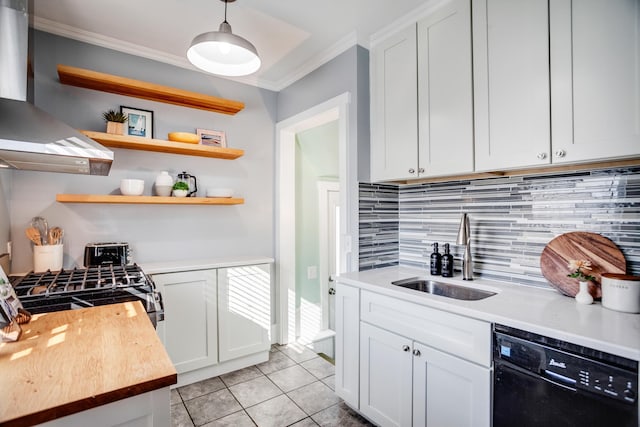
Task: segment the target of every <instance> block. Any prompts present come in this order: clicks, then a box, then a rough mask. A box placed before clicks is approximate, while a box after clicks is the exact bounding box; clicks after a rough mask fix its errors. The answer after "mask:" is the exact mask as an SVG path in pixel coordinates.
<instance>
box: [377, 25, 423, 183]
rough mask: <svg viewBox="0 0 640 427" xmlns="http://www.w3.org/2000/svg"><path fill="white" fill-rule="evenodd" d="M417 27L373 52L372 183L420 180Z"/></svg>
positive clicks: (411, 27) (379, 46)
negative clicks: (418, 178)
mask: <svg viewBox="0 0 640 427" xmlns="http://www.w3.org/2000/svg"><path fill="white" fill-rule="evenodd" d="M417 85H418V79H417V58H416V26H415V24H414V25H412V26H410V27H409V28H407V29H405V30H404V31H402V32H400V33H397V34H395V35H393V36H392V37H390V38H389V39H387V40H385V41H383V42H382V43H381V44H379V45H377V46H375V47H374V48H373V49H372V51H371V180H372V181H386V180H394V179H406V178H416V177H417V176H418V172H417V168H418V89H417Z"/></svg>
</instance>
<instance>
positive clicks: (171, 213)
mask: <svg viewBox="0 0 640 427" xmlns="http://www.w3.org/2000/svg"><path fill="white" fill-rule="evenodd" d="M34 60H35V63H34V68H35V104H36V105H38V106H39V107H41V108H43V109H44V110H46V111H48V112H49V113H51V114H53V115H54V116H56V117H58V118H60V119H62V120H63V121H65V122H67V123H69V124H70V125H71V126H74V127H77V128H80V129H91V130H99V131H103V130H104V122H103V121H102V119H101V113H102V112H103V111H105V110H107V109H111V108H119V107H120V106H121V105H124V106H130V107H136V108H142V109H146V110H152V111H153V112H154V121H155V136H156V138H158V139H166V134H167V133H168V132H170V131H189V132H194V131H195V129H196V128H205V129H213V130H224V131H225V132H226V134H227V141H228V144H229V146H231V147H234V148H241V149H244V150H245V155H244V156H243V157H241V158H239V159H237V160H233V161H228V160H219V159H207V158H200V157H192V156H181V155H173V154H162V153H151V152H144V151H135V150H123V149H114V152H115V161H114V163H113V166H112V169H111V173H110V174H109V176H107V177H99V176H89V177H87V176H81V175H68V174H55V173H47V172H31V171H14V172H13V179H12V180H11V181H12V182H11V190H10V191H9V196H8V199H7V202H8V205H9V213H10V222H11V238H12V240H13V242H14V260H13V264H12V271H13V272H21V271H27V270H30V269H31V268H32V260H31V248H30V244H29V243H28V241H27V239H26V237H25V236H24V228H25V227H27V226H28V223H29V220H30V219H31V218H32V217H33V216H36V215H40V216H44V217H45V218H47V220H48V221H49V224H50V225H51V226H53V225H58V226H60V227H62V228H63V229H64V230H65V239H64V240H65V251H64V252H65V266H66V267H71V266H73V265H75V264H77V265H82V254H83V248H84V245H85V244H86V243H88V242H99V241H100V242H106V241H127V242H129V243H130V244H131V246H132V248H133V250H134V260H135V261H137V262H141V263H144V262H161V261H165V260H172V261H175V260H187V259H194V258H196V259H202V258H211V257H220V256H233V255H257V256H273V247H274V235H273V211H274V208H273V198H274V196H273V194H274V189H273V185H274V184H273V183H274V132H273V129H274V126H275V119H276V113H275V112H276V94H275V93H274V92H271V91H266V90H262V89H258V88H255V87H252V86H248V85H243V84H239V83H235V82H230V81H228V80H224V79H220V78H216V77H214V76H209V75H204V74H202V73H199V72H195V71H189V70H185V69H182V68H177V67H174V66H171V65H167V64H162V63H158V62H155V61H151V60H147V59H144V58H139V57H135V56H131V55H127V54H123V53H120V52H116V51H112V50H109V49H104V48H100V47H96V46H92V45H88V44H85V43H82V42H78V41H74V40H70V39H66V38H62V37H58V36H54V35H51V34H47V33H42V32H35V40H34ZM58 63H61V64H65V65H71V66H77V67H81V68H87V69H93V70H96V71H100V72H105V73H110V74H115V75H121V76H125V77H130V78H135V79H139V80H145V81H149V82H153V83H159V84H164V85H168V86H173V87H178V88H181V89H187V90H193V91H197V92H201V93H205V94H210V95H215V96H221V97H225V98H229V99H234V100H238V101H243V102H245V109H244V110H243V111H241V112H240V113H238V114H237V115H236V116H227V115H222V114H217V113H212V112H206V111H201V110H196V109H190V108H185V107H178V106H172V105H169V104H162V103H157V102H152V101H146V100H142V99H137V98H129V97H125V96H120V95H114V94H108V93H103V92H99V91H92V90H88V89H82V88H76V87H71V86H65V85H62V84H60V83H59V81H58V77H57V73H56V65H57V64H58ZM162 170H168V171H169V172H170V173H171V174H172V175H173V176H174V177H175V175H176V174H177V173H179V172H181V171H183V170H186V171H187V172H189V173H191V174H194V175H196V176H197V177H198V186H199V188H201V189H205V188H206V187H207V186H222V187H231V188H233V189H234V190H235V191H236V194H237V195H238V196H240V197H244V198H245V204H244V205H238V206H169V205H110V204H87V205H83V204H61V203H57V202H56V201H55V196H56V194H57V193H91V194H109V193H115V194H117V193H118V187H119V182H120V179H121V178H140V179H144V180H145V184H146V185H145V194H147V195H150V194H151V186H152V183H153V180H154V178H155V176H156V175H157V174H158V173H159V172H160V171H162ZM1 178H2V179H3V178H4V177H1ZM3 182H4V179H3ZM199 195H204V193H203V192H200V194H199ZM5 196H6V194H5ZM0 207H1V206H0ZM1 219H2V217H1V212H0V220H1ZM0 231H1V229H0ZM1 243H2V236H0V244H1Z"/></svg>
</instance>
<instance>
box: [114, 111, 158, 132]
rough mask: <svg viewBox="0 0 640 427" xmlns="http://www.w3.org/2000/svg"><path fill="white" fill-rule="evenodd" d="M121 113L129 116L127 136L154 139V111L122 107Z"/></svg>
mask: <svg viewBox="0 0 640 427" xmlns="http://www.w3.org/2000/svg"><path fill="white" fill-rule="evenodd" d="M120 112H121V113H122V114H124V115H126V116H127V121H126V123H125V126H124V134H125V135H129V136H140V137H143V138H153V111H149V110H142V109H140V108H132V107H125V106H124V105H121V106H120Z"/></svg>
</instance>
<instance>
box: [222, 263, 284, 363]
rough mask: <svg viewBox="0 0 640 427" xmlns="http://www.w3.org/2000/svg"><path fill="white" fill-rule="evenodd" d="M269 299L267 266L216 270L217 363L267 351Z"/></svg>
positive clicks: (269, 317)
mask: <svg viewBox="0 0 640 427" xmlns="http://www.w3.org/2000/svg"><path fill="white" fill-rule="evenodd" d="M270 296H271V271H270V268H269V264H263V265H248V266H242V267H230V268H221V269H219V270H218V326H219V329H218V342H219V354H220V362H226V361H228V360H232V359H236V358H238V357H242V356H247V355H249V354H253V353H258V352H260V351H267V350H269V347H270V346H271V337H270V331H271V303H270V301H271V299H270Z"/></svg>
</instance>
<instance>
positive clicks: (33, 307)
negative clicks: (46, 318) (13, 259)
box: [13, 264, 164, 326]
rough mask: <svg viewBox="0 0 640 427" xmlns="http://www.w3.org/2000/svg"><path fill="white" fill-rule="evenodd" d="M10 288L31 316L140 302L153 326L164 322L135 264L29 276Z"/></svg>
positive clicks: (147, 281) (157, 300)
mask: <svg viewBox="0 0 640 427" xmlns="http://www.w3.org/2000/svg"><path fill="white" fill-rule="evenodd" d="M13 286H14V289H15V291H16V294H17V296H18V299H19V300H20V302H22V305H23V306H24V308H25V310H27V311H29V312H31V313H33V314H36V313H46V312H50V311H61V310H72V309H76V308H84V307H94V306H99V305H106V304H115V303H119V302H127V301H140V302H142V305H143V306H144V307H145V309H146V311H147V314H148V315H149V318H150V319H151V322H152V323H153V325H154V326H156V325H157V322H159V321H161V320H164V307H163V304H162V296H161V295H160V293H159V292H157V291H156V287H155V284H154V283H153V281H152V280H151V279H150V278H149V277H148V276H147V275H146V274H144V272H143V271H142V269H141V268H140V267H139V266H138V265H137V264H133V265H101V266H93V267H87V268H74V269H70V270H60V271H46V272H43V273H34V272H32V273H29V274H27V275H26V276H23V277H21V278H19V279H18V280H17V281H16V282H15V283H14V284H13Z"/></svg>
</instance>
